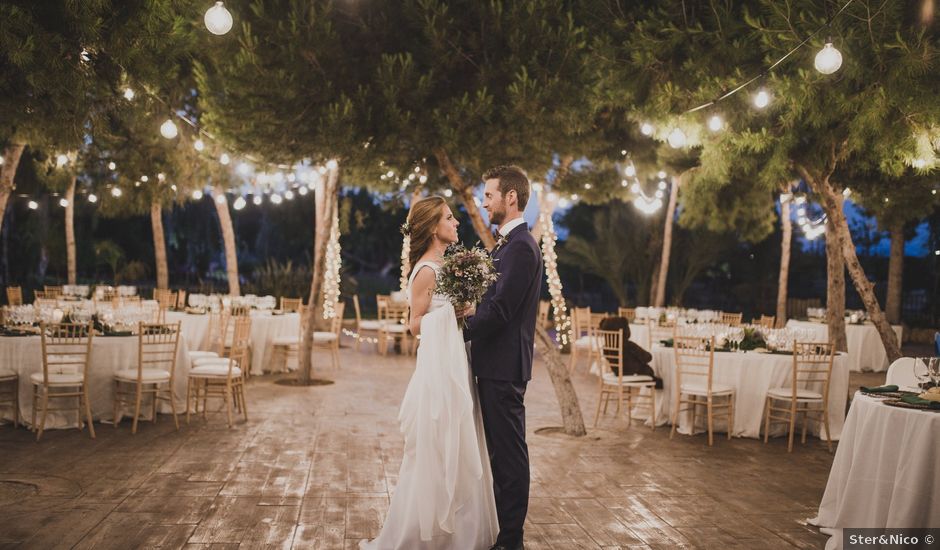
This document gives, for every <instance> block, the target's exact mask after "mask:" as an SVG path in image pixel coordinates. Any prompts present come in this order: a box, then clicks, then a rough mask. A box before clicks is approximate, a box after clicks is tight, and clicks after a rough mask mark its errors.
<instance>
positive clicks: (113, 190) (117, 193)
mask: <svg viewBox="0 0 940 550" xmlns="http://www.w3.org/2000/svg"><path fill="white" fill-rule="evenodd" d="M122 193H123V191H121V188H120V187H112V188H111V196H112V197H115V198H117V197H120V196H121V194H122Z"/></svg>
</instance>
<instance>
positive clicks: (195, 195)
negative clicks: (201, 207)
mask: <svg viewBox="0 0 940 550" xmlns="http://www.w3.org/2000/svg"><path fill="white" fill-rule="evenodd" d="M201 198H202V190H201V189H196V190H195V191H193V200H197V201H198V200H199V199H201Z"/></svg>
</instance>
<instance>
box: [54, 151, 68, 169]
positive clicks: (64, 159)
mask: <svg viewBox="0 0 940 550" xmlns="http://www.w3.org/2000/svg"><path fill="white" fill-rule="evenodd" d="M68 163H69V157H68V156H66V155H63V154H61V153H60V154H58V155H56V157H55V167H56V168H62V167H63V166H65V165H66V164H68Z"/></svg>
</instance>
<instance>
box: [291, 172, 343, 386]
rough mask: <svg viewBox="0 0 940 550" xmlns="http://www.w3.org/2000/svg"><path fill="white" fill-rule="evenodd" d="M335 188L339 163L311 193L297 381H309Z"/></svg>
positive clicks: (334, 203) (337, 183) (311, 372)
mask: <svg viewBox="0 0 940 550" xmlns="http://www.w3.org/2000/svg"><path fill="white" fill-rule="evenodd" d="M338 192H339V167H338V166H337V167H336V168H331V169H330V171H329V172H328V173H327V178H326V180H325V181H324V180H322V179H321V180H320V183H319V184H318V185H317V188H316V191H315V193H314V197H315V199H314V200H315V201H316V216H317V219H316V220H315V221H316V223H315V225H314V227H315V229H314V230H315V231H316V233H315V234H314V238H313V242H314V251H313V277H312V278H311V281H310V296H309V298H308V300H307V304H308V305H307V307H306V308H304V313H303V314H304V318H303V320H302V321H301V326H303V327H304V330H303V334H302V335H301V339H300V349H299V350H298V355H299V357H300V370H299V372H298V376H299V381H300V384H301V385H308V384H310V381H311V379H312V378H313V356H312V355H311V352H312V351H313V333H314V331H315V330H316V321H317V320H318V319H320V317H321V313H320V310H321V307H322V304H321V302H322V299H321V294H322V293H323V274H324V273H325V272H326V262H325V261H324V260H325V258H326V247H327V244H329V233H330V228H331V226H332V223H331V222H332V219H333V216H334V215H336V213H335V212H334V210H335V208H336V200H335V197H336V196H337V194H338Z"/></svg>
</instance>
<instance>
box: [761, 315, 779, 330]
mask: <svg viewBox="0 0 940 550" xmlns="http://www.w3.org/2000/svg"><path fill="white" fill-rule="evenodd" d="M776 322H777V316H776V315H761V316H760V319H759V320H758V321H757V324H758V325H760V327H761V328H774V326H775V325H776Z"/></svg>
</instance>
